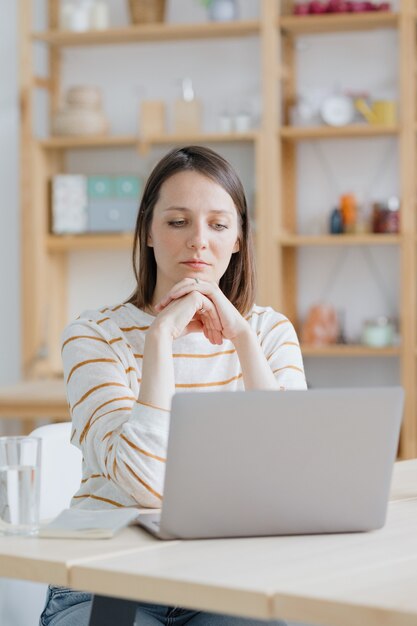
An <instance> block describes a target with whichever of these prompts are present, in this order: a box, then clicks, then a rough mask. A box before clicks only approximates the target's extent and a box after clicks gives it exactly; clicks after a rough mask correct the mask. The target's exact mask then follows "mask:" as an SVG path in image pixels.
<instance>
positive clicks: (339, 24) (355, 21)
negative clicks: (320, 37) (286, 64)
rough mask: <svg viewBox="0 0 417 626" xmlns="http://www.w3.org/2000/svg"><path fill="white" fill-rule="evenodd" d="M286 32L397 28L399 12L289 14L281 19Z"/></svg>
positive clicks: (310, 33)
mask: <svg viewBox="0 0 417 626" xmlns="http://www.w3.org/2000/svg"><path fill="white" fill-rule="evenodd" d="M278 23H279V27H280V28H281V31H282V32H283V33H284V34H291V35H314V34H318V33H338V32H348V31H367V30H376V29H381V28H396V26H397V25H398V14H397V13H391V12H389V11H387V12H385V11H381V12H380V13H379V12H375V13H373V12H369V13H339V14H329V15H306V16H298V15H288V16H284V17H281V18H280V19H279V22H278Z"/></svg>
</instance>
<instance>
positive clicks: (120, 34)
mask: <svg viewBox="0 0 417 626" xmlns="http://www.w3.org/2000/svg"><path fill="white" fill-rule="evenodd" d="M259 30H260V23H259V21H257V20H246V21H243V20H242V21H236V22H207V23H206V22H204V23H200V24H170V23H164V24H143V25H132V26H126V27H124V28H111V29H108V30H97V31H94V30H92V31H87V32H84V33H74V32H70V31H58V30H57V31H54V30H50V31H45V32H36V33H33V34H32V38H33V40H34V41H41V42H44V43H47V44H49V45H51V46H60V47H67V46H90V45H106V44H123V43H135V42H138V43H139V42H152V41H157V42H161V41H181V40H192V39H199V40H200V39H214V38H217V39H218V38H222V37H246V36H249V35H256V34H257V33H259Z"/></svg>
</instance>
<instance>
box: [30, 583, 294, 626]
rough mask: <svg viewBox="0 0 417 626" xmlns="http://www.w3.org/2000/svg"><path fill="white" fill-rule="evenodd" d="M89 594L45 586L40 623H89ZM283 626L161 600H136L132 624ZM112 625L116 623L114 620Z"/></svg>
mask: <svg viewBox="0 0 417 626" xmlns="http://www.w3.org/2000/svg"><path fill="white" fill-rule="evenodd" d="M91 604H92V596H91V594H89V593H84V592H83V591H74V590H72V589H67V588H66V587H53V586H50V587H49V588H48V592H47V595H46V603H45V608H44V610H43V612H42V615H41V617H40V621H39V626H88V620H89V617H90V611H91ZM158 624H164V625H165V626H183V625H184V624H189V626H240V625H241V626H264V625H265V624H274V626H286V625H285V623H284V622H281V621H272V622H265V621H259V620H254V619H245V618H242V617H231V616H228V615H217V614H215V613H205V612H201V611H191V610H189V609H181V608H178V607H172V606H163V605H161V604H147V603H145V602H138V605H137V610H136V618H135V626H136V625H137V626H158ZM115 626H117V625H116V624H115Z"/></svg>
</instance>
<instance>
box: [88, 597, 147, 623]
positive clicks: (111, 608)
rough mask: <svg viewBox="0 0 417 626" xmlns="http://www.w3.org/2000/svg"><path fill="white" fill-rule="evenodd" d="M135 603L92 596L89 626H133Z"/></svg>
mask: <svg viewBox="0 0 417 626" xmlns="http://www.w3.org/2000/svg"><path fill="white" fill-rule="evenodd" d="M136 606H137V603H136V602H132V601H131V600H120V599H119V598H108V597H107V596H93V606H92V608H91V614H90V621H89V623H88V624H89V626H115V624H117V626H134V623H135V615H136Z"/></svg>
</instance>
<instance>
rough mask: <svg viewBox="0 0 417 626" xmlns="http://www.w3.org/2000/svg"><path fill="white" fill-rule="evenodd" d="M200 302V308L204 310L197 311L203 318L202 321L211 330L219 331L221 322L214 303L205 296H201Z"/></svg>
mask: <svg viewBox="0 0 417 626" xmlns="http://www.w3.org/2000/svg"><path fill="white" fill-rule="evenodd" d="M202 302H203V306H202V309H203V310H204V312H203V313H201V310H200V312H199V313H200V315H201V317H202V319H203V320H204V323H205V324H206V325H207V327H208V328H211V329H212V330H217V331H221V330H222V323H221V320H220V317H219V314H218V312H217V309H216V307H215V305H214V304H213V302H212V301H211V300H210V299H209V298H207V297H206V296H203V300H202Z"/></svg>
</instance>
